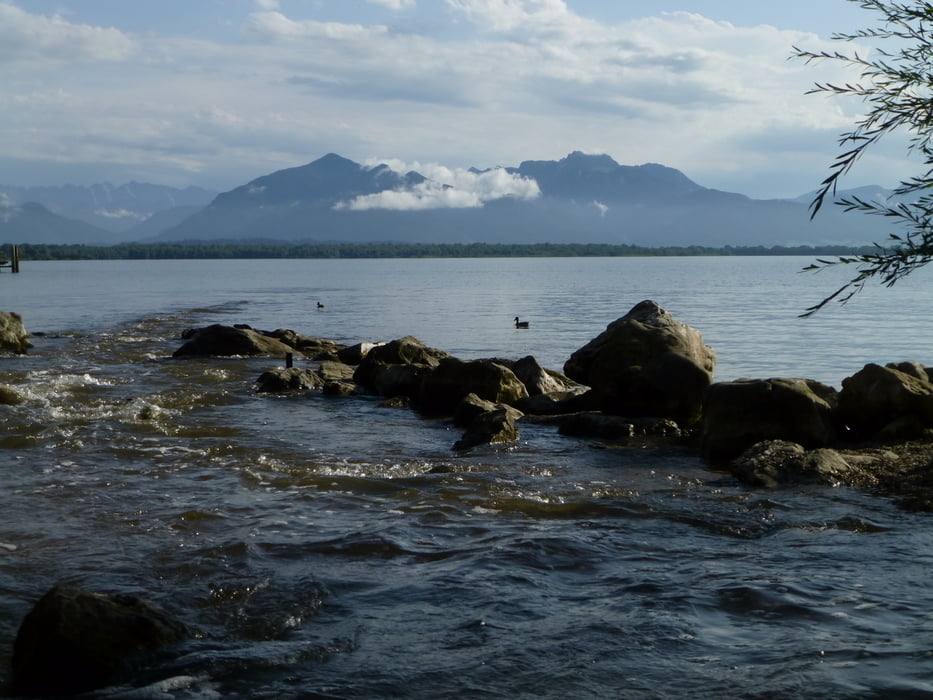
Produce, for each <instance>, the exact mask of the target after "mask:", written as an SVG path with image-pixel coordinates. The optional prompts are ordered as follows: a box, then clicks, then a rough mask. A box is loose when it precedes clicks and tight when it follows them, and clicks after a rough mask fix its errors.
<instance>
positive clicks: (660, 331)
mask: <svg viewBox="0 0 933 700" xmlns="http://www.w3.org/2000/svg"><path fill="white" fill-rule="evenodd" d="M715 363H716V355H715V353H714V352H713V350H712V348H710V347H708V346H707V345H705V344H704V343H703V336H702V335H701V334H700V332H699V331H697V330H695V329H693V328H691V327H690V326H687V325H686V324H684V323H681V322H680V321H677V320H676V319H674V317H673V316H672V315H671V314H670V313H668V312H667V311H665V310H664V309H663V308H661V307H660V306H659V305H658V304H656V303H655V302H653V301H643V302H641V303H640V304H638V305H636V306H635V307H634V308H632V310H631V311H629V312H628V313H627V314H626V315H625V316H623V317H622V318H620V319H618V320H616V321H613V322H612V323H610V324H609V326H608V327H607V328H606V330H605V331H604V332H603V333H601V334H600V335H599V336H597V337H596V338H594V339H593V340H591V341H590V342H589V343H588V344H587V345H585V346H584V347H582V348H580V349H579V350H577V351H576V352H574V353H573V354H572V355H571V356H570V359H569V360H567V362H566V363H565V364H564V373H565V374H566V375H567V376H568V377H570V379H572V380H574V381H576V382H579V383H581V384H585V385H586V386H589V387H591V388H592V399H593V400H594V401H595V402H596V404H597V408H598V409H599V410H601V411H604V412H606V413H613V414H616V415H623V416H659V417H663V418H671V419H672V420H675V421H676V422H677V423H679V424H681V425H689V424H690V423H692V422H694V421H695V420H696V419H697V417H698V416H699V414H700V406H701V403H702V398H703V391H704V390H705V389H706V387H708V386H709V385H710V383H711V382H712V378H713V368H714V366H715Z"/></svg>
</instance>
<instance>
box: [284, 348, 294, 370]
mask: <svg viewBox="0 0 933 700" xmlns="http://www.w3.org/2000/svg"><path fill="white" fill-rule="evenodd" d="M292 364H293V362H292V354H291V353H290V352H287V353H285V369H290V368H291V366H292Z"/></svg>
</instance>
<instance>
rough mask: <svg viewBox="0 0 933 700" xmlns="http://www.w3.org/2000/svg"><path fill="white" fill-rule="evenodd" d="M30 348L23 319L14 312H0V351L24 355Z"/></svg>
mask: <svg viewBox="0 0 933 700" xmlns="http://www.w3.org/2000/svg"><path fill="white" fill-rule="evenodd" d="M31 347H32V344H31V343H30V342H29V333H27V332H26V327H25V326H24V325H23V317H22V316H20V315H19V314H18V313H16V312H15V311H0V351H7V352H15V353H17V354H19V355H24V354H25V353H26V351H27V350H28V349H29V348H31Z"/></svg>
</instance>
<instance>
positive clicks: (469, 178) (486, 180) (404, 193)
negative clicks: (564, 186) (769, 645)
mask: <svg viewBox="0 0 933 700" xmlns="http://www.w3.org/2000/svg"><path fill="white" fill-rule="evenodd" d="M379 163H385V164H386V165H389V167H391V168H392V169H393V170H396V171H397V172H409V171H411V170H416V171H417V172H420V173H421V174H422V175H424V176H425V177H426V178H428V179H427V180H426V181H425V182H422V183H420V184H418V185H415V186H413V187H411V188H410V189H406V190H383V191H382V192H377V193H376V194H370V195H363V196H360V197H356V198H354V199H352V200H350V201H349V202H342V203H341V204H339V205H338V207H337V208H339V209H349V210H351V211H364V210H367V209H395V210H407V211H411V210H422V209H470V208H477V207H481V206H483V205H484V204H485V203H486V202H490V201H493V200H496V199H502V198H503V197H512V198H515V199H525V200H527V199H535V198H536V197H538V196H540V194H541V190H540V189H539V188H538V183H537V182H535V181H534V180H531V179H529V178H526V177H522V176H520V175H516V174H514V173H510V172H508V171H507V170H506V169H505V168H492V169H491V170H484V171H476V170H466V169H462V168H461V169H457V168H448V167H446V166H443V165H438V164H427V165H421V164H417V163H416V164H413V165H410V164H405V163H403V162H402V161H397V160H390V161H388V162H387V161H384V160H383V161H379ZM376 164H377V163H375V162H372V163H370V165H373V166H374V165H376Z"/></svg>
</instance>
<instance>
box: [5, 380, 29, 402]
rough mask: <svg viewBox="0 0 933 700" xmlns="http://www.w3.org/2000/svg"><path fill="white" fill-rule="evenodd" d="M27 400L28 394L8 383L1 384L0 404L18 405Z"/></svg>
mask: <svg viewBox="0 0 933 700" xmlns="http://www.w3.org/2000/svg"><path fill="white" fill-rule="evenodd" d="M25 401H26V396H25V395H24V394H23V393H22V392H21V391H20V390H19V389H14V388H13V387H11V386H9V385H7V384H0V406H18V405H19V404H21V403H23V402H25Z"/></svg>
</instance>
